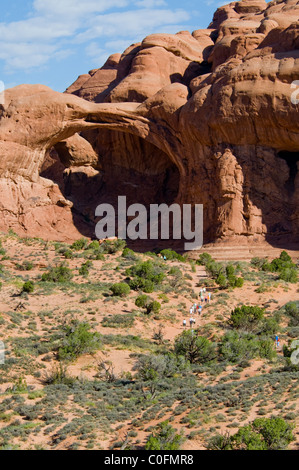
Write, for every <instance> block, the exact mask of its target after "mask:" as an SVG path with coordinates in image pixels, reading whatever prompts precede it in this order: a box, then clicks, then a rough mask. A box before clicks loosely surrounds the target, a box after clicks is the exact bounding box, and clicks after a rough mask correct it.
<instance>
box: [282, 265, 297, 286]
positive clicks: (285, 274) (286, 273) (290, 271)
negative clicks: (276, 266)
mask: <svg viewBox="0 0 299 470" xmlns="http://www.w3.org/2000/svg"><path fill="white" fill-rule="evenodd" d="M279 279H280V280H282V281H285V282H290V283H292V284H296V283H297V282H298V272H297V269H295V268H284V269H282V271H281V273H280V275H279Z"/></svg>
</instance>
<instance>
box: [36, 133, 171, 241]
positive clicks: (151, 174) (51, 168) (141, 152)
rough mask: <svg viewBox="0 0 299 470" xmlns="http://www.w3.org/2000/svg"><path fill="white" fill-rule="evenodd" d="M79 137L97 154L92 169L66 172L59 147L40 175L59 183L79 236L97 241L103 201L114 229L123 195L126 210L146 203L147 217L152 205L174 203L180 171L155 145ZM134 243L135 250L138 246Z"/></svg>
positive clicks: (116, 137) (109, 136)
mask: <svg viewBox="0 0 299 470" xmlns="http://www.w3.org/2000/svg"><path fill="white" fill-rule="evenodd" d="M81 135H82V137H84V138H85V139H86V140H88V141H89V142H90V143H91V145H92V147H93V149H94V150H95V152H96V154H97V155H98V162H97V163H96V164H95V165H93V166H80V167H76V166H71V167H69V168H65V166H64V165H63V162H65V155H62V154H61V155H60V150H59V146H57V148H56V149H55V148H52V149H51V151H50V152H48V155H47V158H46V160H45V162H44V164H43V167H42V170H41V173H40V175H41V176H42V177H44V178H48V179H51V180H52V181H54V182H55V183H57V184H58V185H59V187H60V190H61V192H62V194H63V195H64V197H65V198H66V199H67V200H70V201H71V202H72V203H73V208H72V214H73V220H74V224H75V225H76V227H77V228H78V229H79V231H80V232H81V233H82V235H83V236H88V237H91V238H94V237H95V226H96V223H97V221H98V220H99V219H96V217H95V210H96V207H97V206H98V205H100V204H104V203H105V204H111V205H112V206H113V207H114V209H115V212H116V230H117V228H118V227H117V217H118V197H119V196H126V198H127V207H128V206H129V205H132V204H136V203H137V204H142V205H144V206H145V207H146V209H147V211H148V214H149V206H150V205H151V204H162V203H166V204H168V205H171V204H173V203H175V202H176V200H177V197H178V194H179V186H180V172H179V169H178V168H177V166H176V165H175V163H174V162H172V161H171V159H170V157H169V156H168V155H167V154H166V153H165V152H163V151H162V150H160V149H159V148H158V147H156V146H155V145H153V144H151V143H149V142H147V141H146V140H144V139H142V138H140V137H137V136H135V135H132V134H129V133H125V132H121V131H113V130H107V129H101V130H89V131H85V132H84V133H82V134H81ZM128 244H129V245H131V243H128ZM132 244H133V245H135V246H138V247H139V246H140V244H141V242H140V240H139V241H136V242H132ZM145 245H147V249H149V248H152V246H151V244H150V243H148V244H146V243H145ZM168 245H169V243H168ZM163 246H164V247H165V243H164V242H163Z"/></svg>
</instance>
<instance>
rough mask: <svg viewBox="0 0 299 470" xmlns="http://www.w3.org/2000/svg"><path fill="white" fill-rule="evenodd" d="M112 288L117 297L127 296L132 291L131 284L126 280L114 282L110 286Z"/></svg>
mask: <svg viewBox="0 0 299 470" xmlns="http://www.w3.org/2000/svg"><path fill="white" fill-rule="evenodd" d="M110 290H111V291H112V293H113V295H114V296H117V297H127V296H128V295H129V293H130V291H131V289H130V286H129V285H128V284H126V283H125V282H119V283H117V284H113V286H111V287H110Z"/></svg>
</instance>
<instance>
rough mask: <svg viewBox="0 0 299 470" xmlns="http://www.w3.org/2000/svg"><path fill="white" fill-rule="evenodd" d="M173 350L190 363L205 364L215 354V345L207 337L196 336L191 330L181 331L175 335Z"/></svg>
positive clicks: (213, 357) (211, 359)
mask: <svg viewBox="0 0 299 470" xmlns="http://www.w3.org/2000/svg"><path fill="white" fill-rule="evenodd" d="M174 351H175V354H176V355H178V356H183V357H184V358H185V359H186V360H187V361H189V362H190V363H191V364H205V363H208V362H211V361H213V360H214V359H215V358H216V356H217V355H216V348H215V345H214V344H213V343H212V342H211V341H209V340H208V339H207V338H205V337H203V336H198V335H197V333H196V332H194V331H193V330H186V331H183V333H181V334H180V335H179V336H177V337H176V339H175V343H174Z"/></svg>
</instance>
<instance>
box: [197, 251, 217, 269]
mask: <svg viewBox="0 0 299 470" xmlns="http://www.w3.org/2000/svg"><path fill="white" fill-rule="evenodd" d="M212 261H213V258H212V256H211V255H210V254H209V253H202V254H201V255H200V256H199V259H198V260H197V261H196V263H197V264H199V265H200V266H206V265H207V264H208V263H211V262H212Z"/></svg>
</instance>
